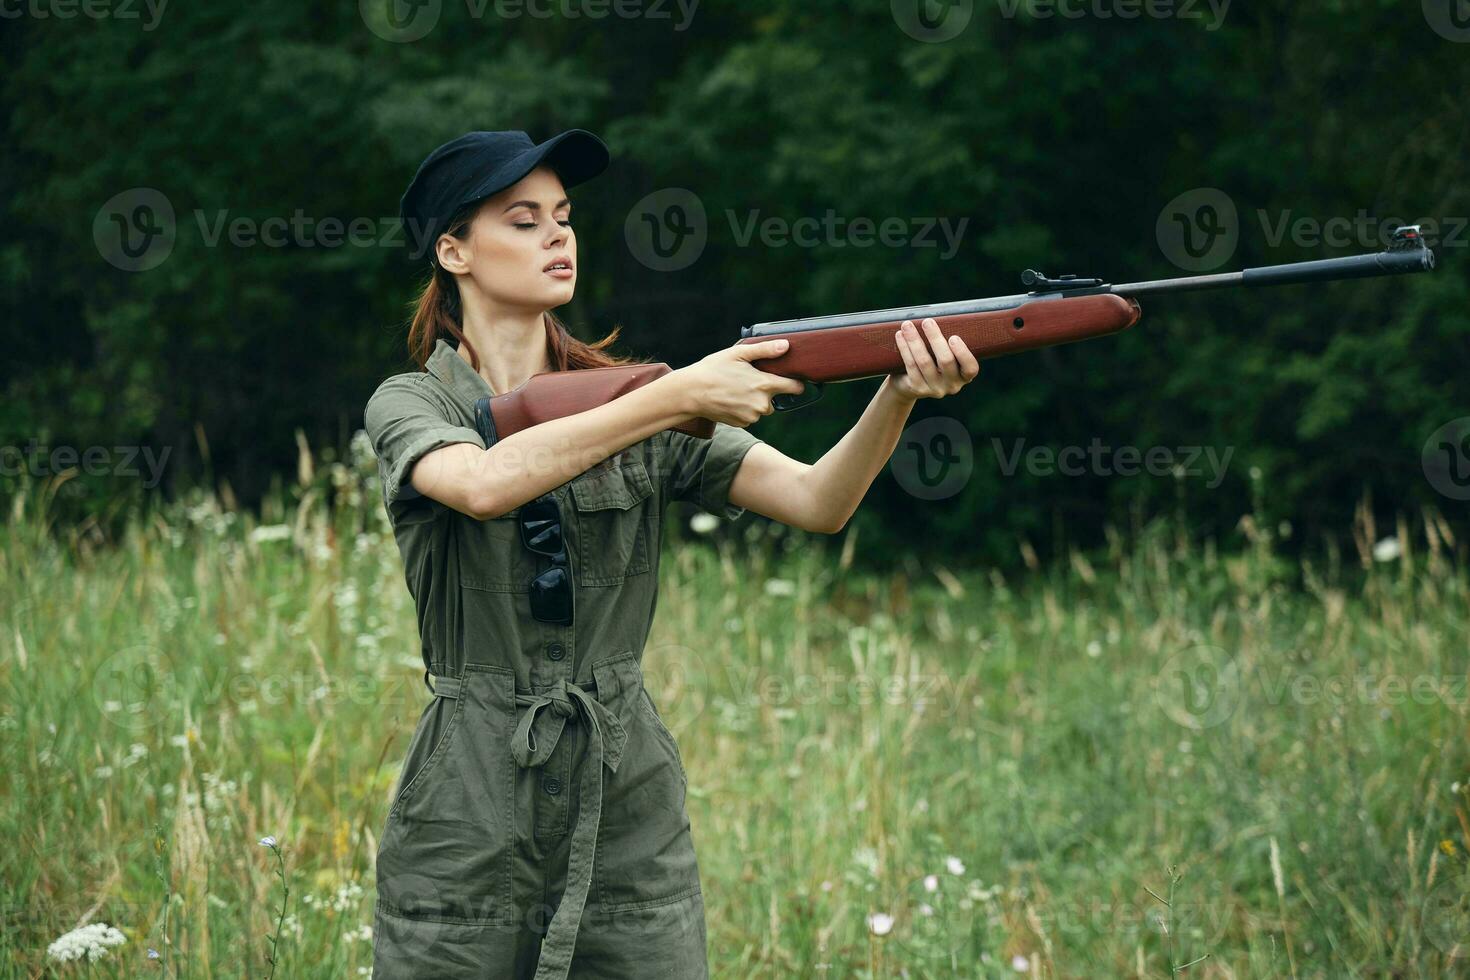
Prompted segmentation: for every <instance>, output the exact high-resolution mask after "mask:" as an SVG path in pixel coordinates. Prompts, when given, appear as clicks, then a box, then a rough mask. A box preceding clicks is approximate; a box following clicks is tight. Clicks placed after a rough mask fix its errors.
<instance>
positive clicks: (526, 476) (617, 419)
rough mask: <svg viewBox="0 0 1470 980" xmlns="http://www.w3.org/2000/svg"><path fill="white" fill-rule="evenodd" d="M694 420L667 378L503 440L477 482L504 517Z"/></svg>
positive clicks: (482, 464) (488, 453) (489, 453)
mask: <svg viewBox="0 0 1470 980" xmlns="http://www.w3.org/2000/svg"><path fill="white" fill-rule="evenodd" d="M693 417H694V413H693V412H692V411H691V405H690V399H689V398H688V397H687V396H686V395H685V393H684V391H683V389H682V388H681V387H680V385H679V382H678V381H676V380H675V379H674V378H673V377H672V375H668V374H666V375H664V376H663V377H660V378H656V379H654V380H653V381H651V382H649V383H648V384H646V385H643V386H641V387H639V388H635V389H634V390H632V391H630V392H628V393H627V394H626V395H622V396H620V397H618V398H615V399H613V400H612V401H610V402H608V403H606V404H604V405H599V406H597V407H596V408H592V409H589V410H587V411H585V412H578V413H577V414H575V415H566V416H563V417H561V418H558V419H551V420H549V421H547V422H542V423H540V424H538V425H533V426H530V427H528V428H525V429H522V430H521V431H520V432H517V433H515V434H514V435H510V436H506V437H505V438H504V439H500V440H498V441H497V442H496V443H495V444H494V445H493V446H491V447H490V448H489V449H487V450H485V451H484V453H483V454H482V456H481V459H480V460H479V462H478V464H477V467H476V470H477V472H476V474H475V479H476V480H477V481H479V482H480V490H481V494H482V499H484V500H486V501H487V503H486V505H485V507H486V509H487V511H488V512H489V513H491V514H500V513H504V512H505V511H508V510H513V509H515V508H516V507H519V506H520V505H521V504H523V503H525V502H526V501H528V500H534V499H535V498H537V497H539V496H541V495H542V494H544V493H546V492H547V491H549V490H553V489H555V488H556V487H559V486H561V485H562V484H564V483H566V482H567V481H569V480H571V479H572V478H573V477H575V476H577V475H578V474H579V473H582V472H584V471H586V470H587V469H589V468H591V467H592V466H595V465H597V464H598V463H599V462H601V461H602V460H604V459H607V458H608V457H609V456H612V455H614V454H615V453H617V452H618V451H620V450H622V449H625V448H626V447H628V446H631V445H633V444H634V443H637V442H641V441H642V440H644V439H647V438H648V437H649V436H652V435H654V434H655V433H657V432H661V431H663V430H664V429H667V428H669V427H670V426H673V425H677V424H679V423H681V422H685V421H688V420H689V419H691V418H693Z"/></svg>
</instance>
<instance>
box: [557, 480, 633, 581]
mask: <svg viewBox="0 0 1470 980" xmlns="http://www.w3.org/2000/svg"><path fill="white" fill-rule="evenodd" d="M570 488H571V499H572V510H573V512H574V514H575V520H576V523H577V545H576V548H575V555H574V556H573V559H572V563H573V565H574V566H575V571H576V575H577V584H578V585H586V586H593V587H595V586H602V585H618V584H620V583H621V582H622V581H623V580H624V579H625V578H627V577H628V576H629V575H640V574H642V573H644V572H647V571H648V569H649V546H650V545H649V541H650V535H649V531H648V521H649V520H650V518H651V511H652V509H653V508H652V507H651V506H650V503H649V502H650V500H651V498H652V497H653V483H652V481H651V480H650V479H649V477H648V470H647V468H646V467H645V466H644V465H643V460H642V459H640V458H639V457H638V456H636V455H634V454H633V453H632V451H625V452H623V453H621V454H619V455H618V456H614V457H612V458H610V459H606V460H603V461H602V462H601V463H599V464H598V465H597V466H594V467H592V468H591V469H590V470H588V471H587V472H585V473H582V474H580V475H579V476H578V477H577V478H576V479H574V480H572V481H571V483H570Z"/></svg>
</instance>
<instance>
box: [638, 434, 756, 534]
mask: <svg viewBox="0 0 1470 980" xmlns="http://www.w3.org/2000/svg"><path fill="white" fill-rule="evenodd" d="M665 432H666V434H667V436H668V444H667V447H668V448H667V452H666V454H665V459H664V467H665V472H664V473H663V474H661V476H662V478H663V481H664V493H665V496H666V497H667V498H668V499H671V500H687V501H689V502H691V503H694V504H697V505H699V506H700V507H701V508H703V509H704V510H707V511H709V512H710V513H711V514H718V515H720V516H722V517H724V518H725V519H726V520H730V521H733V520H735V518H737V517H739V516H740V515H741V514H743V513H745V508H744V507H737V506H736V505H734V504H732V503H730V484H731V483H732V482H734V480H735V474H736V473H737V472H739V470H740V463H741V461H742V460H743V459H744V458H745V454H746V453H748V452H750V449H751V447H752V446H754V445H755V444H756V443H758V442H761V441H763V440H761V439H758V438H756V437H755V436H754V435H752V434H751V433H750V432H749V431H747V430H745V429H742V428H740V427H739V426H736V425H729V424H727V423H725V422H716V423H715V431H714V435H712V436H711V437H710V438H708V439H701V438H699V437H698V436H691V435H689V434H688V433H687V432H679V431H678V430H676V429H668V430H665Z"/></svg>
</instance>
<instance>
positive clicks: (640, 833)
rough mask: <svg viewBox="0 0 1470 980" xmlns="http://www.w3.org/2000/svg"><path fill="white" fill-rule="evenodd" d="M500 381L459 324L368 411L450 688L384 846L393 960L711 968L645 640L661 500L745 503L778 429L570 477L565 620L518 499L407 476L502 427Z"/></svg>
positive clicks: (445, 965) (489, 973)
mask: <svg viewBox="0 0 1470 980" xmlns="http://www.w3.org/2000/svg"><path fill="white" fill-rule="evenodd" d="M490 394H493V393H492V392H491V390H490V386H489V385H488V384H487V383H486V382H485V380H484V379H483V378H482V377H480V376H479V375H478V374H477V373H475V372H474V371H473V370H472V369H471V368H470V366H469V365H468V364H467V363H466V362H465V361H464V360H463V359H462V358H460V356H459V355H458V353H457V352H456V350H455V348H454V347H452V346H450V345H449V344H448V343H446V342H445V341H444V340H440V341H438V343H437V344H436V345H435V349H434V352H433V354H432V355H431V356H430V358H429V360H428V363H427V370H426V371H423V372H417V371H415V372H409V373H406V374H398V375H394V376H393V377H390V378H388V379H387V380H385V381H384V382H383V383H382V384H381V385H379V387H378V389H377V391H375V392H374V393H373V395H372V397H371V398H370V399H369V400H368V404H367V407H366V409H365V412H364V414H365V419H366V428H367V433H368V435H369V437H370V438H371V439H372V443H373V447H374V449H375V450H376V452H377V456H378V466H379V472H380V475H381V478H382V489H383V502H384V506H385V507H386V508H387V511H388V515H389V518H390V519H391V522H392V526H393V532H394V536H395V538H396V540H397V543H398V550H399V553H400V554H401V556H402V558H403V566H404V572H405V576H406V578H407V582H408V589H409V592H410V593H411V594H412V596H413V598H414V603H415V606H416V609H417V614H418V626H419V635H420V639H421V644H422V649H423V658H424V664H425V666H426V668H427V673H426V675H425V682H426V684H427V683H429V682H430V681H432V688H431V689H432V691H433V694H432V696H430V698H429V702H428V704H427V705H426V706H425V708H424V709H423V713H422V715H421V716H420V718H419V721H418V726H417V728H416V730H415V731H414V735H413V738H412V740H411V742H410V744H409V747H408V754H407V758H406V760H405V762H404V766H403V772H402V774H401V776H400V777H399V780H398V785H397V789H396V790H395V793H394V799H393V803H392V805H391V807H390V808H389V811H388V815H387V817H386V820H385V823H384V825H383V830H382V836H381V839H380V844H379V847H378V852H377V906H376V910H375V915H374V931H373V944H374V950H373V976H374V977H375V978H377V980H407V978H435V980H457V978H469V977H475V978H496V980H498V978H520V977H524V978H530V977H532V976H533V975H534V977H535V978H536V980H546V978H554V977H555V978H559V977H567V976H575V977H578V978H594V977H596V978H607V980H613V978H619V980H624V978H627V980H631V978H640V980H641V978H654V977H667V978H670V980H688V978H704V977H707V976H708V962H707V953H706V945H705V943H706V934H705V917H704V900H703V896H702V894H701V892H700V883H699V869H698V865H697V863H696V860H695V854H694V844H693V840H692V839H691V837H690V832H689V816H688V813H687V811H686V809H685V790H686V788H687V776H686V774H685V772H684V767H683V761H682V759H681V758H680V754H679V749H678V747H677V745H676V744H675V742H674V738H673V736H672V735H671V734H670V733H669V730H668V729H667V728H666V727H665V726H664V724H663V722H662V721H661V719H660V717H659V712H658V709H657V708H656V707H655V705H654V702H653V701H652V699H651V698H650V697H649V694H648V691H647V690H646V689H645V688H644V686H643V675H642V671H641V661H642V656H643V648H644V643H645V642H646V641H647V638H648V631H649V627H650V625H651V624H652V622H653V613H654V607H655V605H656V603H657V598H658V589H657V583H658V566H659V550H660V549H659V544H660V539H661V535H662V528H663V512H664V505H665V504H666V503H667V502H668V501H670V500H687V501H692V502H694V503H696V504H698V505H699V506H701V507H703V508H704V509H705V510H707V511H709V512H711V513H714V514H718V515H721V516H723V517H725V518H727V519H730V520H734V519H735V518H737V517H739V516H740V515H741V514H742V513H743V512H744V509H743V508H740V507H736V506H734V505H733V504H731V503H730V502H729V490H730V482H731V481H732V480H733V479H734V477H735V472H736V470H737V469H738V468H739V466H740V462H741V459H742V458H743V457H744V455H745V453H746V452H747V451H749V449H750V447H751V446H753V445H755V444H756V443H757V442H759V441H760V440H759V439H757V438H756V437H755V436H753V435H751V434H750V433H749V432H747V431H746V430H745V429H742V428H739V427H737V426H731V425H727V424H725V423H718V424H717V425H716V431H715V434H714V436H713V438H711V439H708V440H705V439H699V438H697V437H694V436H690V435H687V434H685V433H682V432H674V431H670V430H664V431H662V432H659V433H657V434H655V435H653V436H650V437H649V438H647V439H644V440H643V441H642V442H639V443H636V444H634V445H632V446H629V447H627V448H626V449H624V450H622V451H621V452H619V453H617V454H615V455H613V456H612V457H610V458H609V459H606V460H604V461H602V462H601V463H599V464H597V465H595V466H593V467H592V468H590V469H588V470H586V471H585V472H583V473H581V474H579V475H578V476H577V477H575V478H574V479H572V480H571V481H569V482H568V483H565V484H563V485H562V486H560V487H557V488H556V489H555V490H553V491H551V493H552V495H553V496H554V497H555V498H556V501H557V503H558V505H559V506H560V508H561V515H562V524H563V536H564V539H565V541H566V548H567V553H568V556H569V558H570V563H571V567H572V571H573V589H574V619H573V622H572V624H571V625H570V626H557V625H552V624H547V623H542V622H538V621H537V620H535V619H533V618H532V616H531V610H530V601H529V585H530V582H531V580H532V579H533V578H534V577H535V576H536V575H537V574H538V573H540V572H541V571H543V570H545V569H546V568H548V567H550V564H551V560H550V559H548V558H545V557H542V556H539V555H536V554H534V553H533V552H531V551H530V550H528V549H527V548H526V547H525V546H524V545H523V544H522V543H521V540H520V534H519V527H518V525H519V522H518V510H517V511H512V512H511V513H509V514H505V515H502V516H500V517H496V518H491V519H490V520H485V521H480V520H475V519H474V518H471V517H468V516H466V515H464V514H461V513H459V512H458V511H456V510H454V509H452V508H450V507H447V506H445V505H444V504H441V503H439V502H438V501H435V500H433V499H431V498H429V497H426V496H424V495H422V494H420V493H418V492H417V491H416V490H415V489H414V487H413V485H412V483H411V482H410V481H409V474H410V472H411V471H412V469H413V464H414V463H415V462H416V461H417V460H418V459H419V458H420V457H422V456H423V455H424V454H425V453H428V452H430V451H431V450H434V449H437V448H439V447H441V446H446V445H450V444H452V443H457V442H467V443H472V444H474V445H477V446H480V447H481V448H484V447H485V443H484V440H482V439H481V437H480V435H479V433H478V432H476V430H475V428H474V403H475V400H476V399H477V398H479V397H481V396H483V395H490ZM429 675H433V676H432V678H431V677H430V676H429ZM543 940H544V941H543Z"/></svg>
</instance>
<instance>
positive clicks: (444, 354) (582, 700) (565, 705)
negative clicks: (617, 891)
mask: <svg viewBox="0 0 1470 980" xmlns="http://www.w3.org/2000/svg"><path fill="white" fill-rule="evenodd" d="M425 367H426V368H427V369H428V370H429V372H430V373H432V374H433V375H434V377H436V378H438V379H439V380H440V381H441V382H443V383H444V384H445V385H446V386H447V387H448V388H449V389H450V390H451V391H452V392H454V393H455V395H456V396H458V397H460V398H463V399H464V401H465V403H466V404H467V405H473V404H474V402H475V400H476V399H478V398H481V397H483V396H485V395H494V392H493V391H492V390H491V388H490V385H489V383H488V382H487V381H486V380H485V379H484V378H483V377H481V376H480V375H479V374H478V373H477V372H476V371H475V370H474V369H473V368H471V367H470V365H469V363H468V362H466V361H465V359H464V358H462V357H460V356H459V352H458V351H457V350H456V349H455V348H453V347H451V346H450V345H449V344H448V343H446V342H445V341H444V340H443V339H440V340H438V341H437V342H436V343H435V344H434V352H433V353H432V354H431V355H430V356H429V359H428V361H427V362H426V363H425ZM434 694H435V695H436V696H437V697H449V698H454V697H458V696H459V694H460V682H459V679H458V678H454V677H440V678H438V679H437V680H436V683H435V687H434ZM515 702H516V707H517V708H520V709H524V710H523V711H522V713H521V715H520V717H519V719H518V720H517V722H516V728H515V735H514V737H513V738H512V741H511V746H510V751H511V755H512V757H513V758H514V759H515V761H516V765H518V766H520V767H521V768H523V769H526V768H530V767H533V766H540V765H544V764H545V762H546V760H547V759H548V758H550V757H551V753H552V750H554V749H555V748H556V745H557V742H558V741H559V740H560V739H561V735H562V732H563V730H564V729H565V727H566V725H567V724H568V723H569V722H576V721H577V720H578V719H579V718H580V719H582V720H583V721H584V722H585V723H586V725H587V752H588V761H589V762H590V763H591V765H589V766H588V767H587V768H586V769H585V770H584V771H583V776H582V779H581V780H580V783H581V790H582V793H581V799H580V807H579V810H578V813H577V825H576V828H575V829H574V830H573V831H572V846H571V854H570V856H569V857H568V860H567V888H566V891H565V892H564V893H563V895H562V900H561V904H560V905H559V906H558V907H557V910H556V914H555V915H554V916H553V917H552V920H551V928H550V929H548V930H547V933H546V940H545V943H544V944H543V946H542V949H541V957H540V959H539V960H538V961H537V965H536V980H561V978H564V977H566V975H567V972H568V970H569V969H570V967H571V961H572V952H573V950H574V949H575V948H576V944H577V930H578V927H579V926H580V925H581V920H582V910H583V908H584V907H585V906H586V903H587V892H588V889H589V888H590V887H591V883H592V863H593V859H594V856H595V854H596V852H597V831H598V825H599V823H600V822H601V814H602V790H603V784H602V767H603V766H604V765H606V766H607V768H608V769H609V770H611V771H612V772H617V771H618V763H619V762H620V761H621V759H622V755H623V746H624V744H625V743H626V741H627V733H626V731H625V730H624V728H623V726H622V723H621V722H619V721H618V719H617V716H616V715H615V714H614V713H613V712H611V711H609V710H608V709H607V706H606V705H604V704H603V703H602V702H601V701H599V700H597V698H596V697H594V696H593V694H592V693H591V692H589V691H587V690H586V689H585V688H583V687H582V686H581V685H578V684H575V683H572V682H569V681H566V680H564V679H559V680H557V681H556V683H555V684H554V685H553V686H552V687H551V689H550V690H547V691H543V692H542V693H540V694H521V693H517V694H516V696H515Z"/></svg>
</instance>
